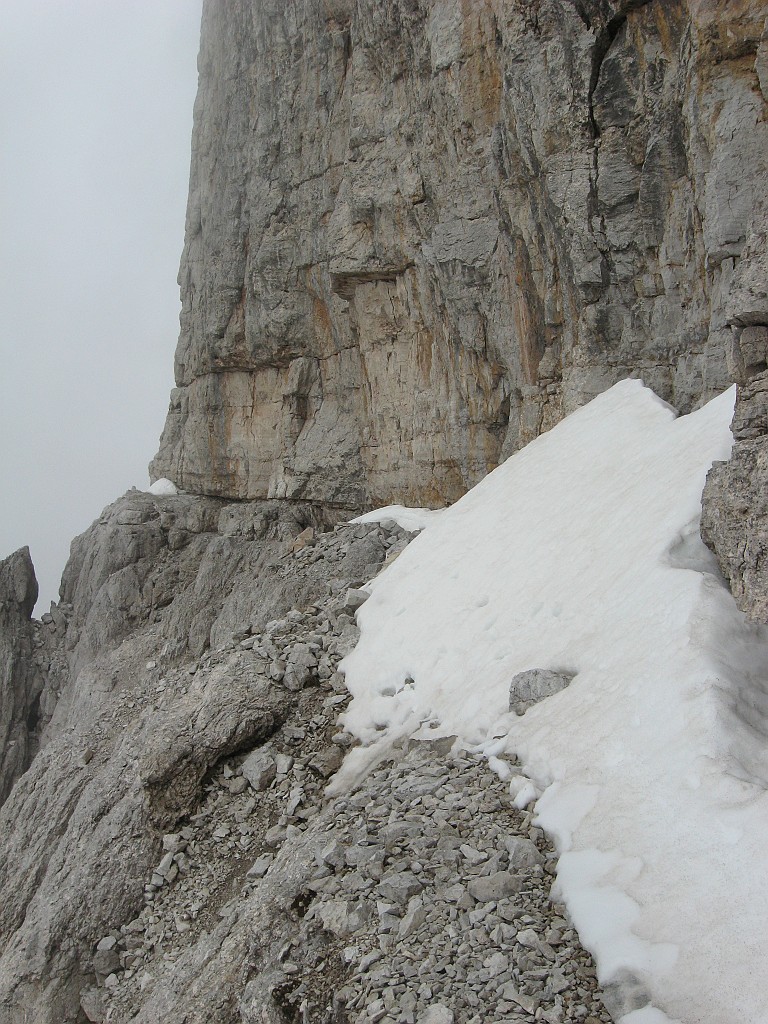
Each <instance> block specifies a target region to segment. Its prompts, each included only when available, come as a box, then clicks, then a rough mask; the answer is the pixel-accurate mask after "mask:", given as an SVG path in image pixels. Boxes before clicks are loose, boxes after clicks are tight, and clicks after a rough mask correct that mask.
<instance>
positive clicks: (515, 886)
mask: <svg viewBox="0 0 768 1024" xmlns="http://www.w3.org/2000/svg"><path fill="white" fill-rule="evenodd" d="M521 885H522V878H521V877H520V876H519V875H513V874H511V873H510V872H509V871H495V872H494V873H493V874H492V875H486V876H484V877H481V878H474V879H472V881H470V882H469V883H468V884H467V889H468V890H469V892H470V893H471V894H472V896H474V898H475V899H476V900H477V901H478V902H479V903H490V902H491V901H492V900H493V901H497V900H501V899H504V898H505V897H507V896H514V895H515V894H516V893H518V892H519V891H520V886H521Z"/></svg>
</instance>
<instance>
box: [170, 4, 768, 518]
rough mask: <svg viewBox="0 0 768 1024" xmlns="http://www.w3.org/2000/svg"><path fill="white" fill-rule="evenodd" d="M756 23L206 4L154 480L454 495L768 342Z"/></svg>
mask: <svg viewBox="0 0 768 1024" xmlns="http://www.w3.org/2000/svg"><path fill="white" fill-rule="evenodd" d="M765 16H766V10H765V5H764V4H763V3H762V2H759V0H706V2H705V0H663V2H662V0H647V2H642V0H526V2H519V0H390V2H388V3H386V4H382V3H378V2H375V0H357V2H353V0H309V2H307V3H305V4H302V5H298V6H297V5H292V4H285V3H283V0H260V2H258V3H257V2H254V0H228V2H227V3H220V2H218V0H208V2H206V3H205V5H204V13H203V31H202V45H201V53H200V62H199V67H200V88H199V94H198V99H197V104H196V110H195V128H194V137H193V153H192V171H191V185H190V198H189V206H188V216H187V227H186V244H185V249H184V255H183V258H182V265H181V272H180V284H181V290H182V300H183V313H182V324H181V336H180V340H179V345H178V350H177V355H176V379H177V385H178V386H177V389H176V390H175V391H174V392H173V395H172V399H171V407H170V411H169V415H168V420H167V424H166V428H165V431H164V434H163V437H162V441H161V446H160V451H159V454H158V455H157V457H156V459H155V460H154V462H153V465H152V472H153V474H154V476H155V477H158V476H162V475H165V476H169V477H171V478H172V479H174V480H175V481H176V482H177V483H178V484H179V485H181V486H182V487H183V488H185V489H188V490H190V491H193V492H196V493H203V494H209V495H223V496H227V497H230V498H254V497H267V496H269V497H283V498H289V499H299V498H301V499H304V500H308V501H312V502H318V503H323V504H325V505H336V506H339V507H342V508H356V507H359V506H362V505H375V504H381V503H385V502H387V501H391V500H394V499H397V500H401V501H406V502H410V503H417V504H439V503H442V502H445V501H451V500H454V499H455V498H457V497H458V496H459V495H460V494H461V493H463V491H464V490H466V489H467V487H469V486H470V485H472V484H473V483H475V482H476V481H477V480H478V479H479V478H480V477H482V476H483V475H484V474H485V473H486V472H487V471H488V470H489V469H491V468H493V467H494V466H495V465H496V464H497V463H498V462H499V461H500V460H501V459H502V458H504V457H506V455H507V454H509V453H511V451H513V450H515V449H516V448H518V447H519V446H520V445H522V444H524V443H525V442H526V441H528V440H530V439H531V438H533V437H534V436H536V435H537V434H538V433H539V432H541V431H542V430H545V429H547V428H548V427H549V426H551V425H552V424H553V423H554V422H556V421H557V420H558V419H559V418H560V417H561V416H562V415H563V414H564V413H566V412H568V411H570V410H571V409H572V408H574V407H575V406H577V405H579V404H580V403H582V402H584V401H586V400H588V399H589V398H591V397H593V396H594V395H595V394H597V393H598V392H600V391H601V390H603V389H604V388H605V387H607V386H609V385H610V384H612V383H613V382H615V381H616V380H617V379H618V378H620V377H623V376H626V375H639V376H642V378H643V379H644V381H645V382H646V383H647V384H648V385H650V386H652V387H653V388H654V389H655V390H656V391H657V392H658V393H659V394H661V395H662V396H664V397H665V398H666V399H668V400H669V401H670V402H672V403H673V404H674V405H676V406H677V407H678V408H679V409H681V410H682V411H686V410H688V409H690V408H691V407H692V406H694V405H696V403H697V402H699V401H700V400H701V399H702V398H705V397H707V396H708V395H709V394H711V393H712V392H713V391H714V390H716V389H720V388H722V387H724V386H725V385H726V384H727V383H728V382H729V380H730V379H731V376H732V373H731V370H732V364H733V358H734V355H733V346H734V337H735V339H736V341H738V335H739V332H740V331H741V330H742V329H743V328H744V327H750V326H754V325H755V324H758V325H759V324H762V323H766V322H768V319H766V314H767V313H768V305H767V304H766V288H765V264H764V261H763V256H762V254H763V252H764V249H765V245H764V243H765V233H766V205H765V201H764V196H765V195H766V194H768V189H767V188H766V186H767V185H768V129H767V128H766V120H765V113H766V107H765V93H764V90H765V88H766V87H768V49H767V47H766V40H765V36H764V23H765Z"/></svg>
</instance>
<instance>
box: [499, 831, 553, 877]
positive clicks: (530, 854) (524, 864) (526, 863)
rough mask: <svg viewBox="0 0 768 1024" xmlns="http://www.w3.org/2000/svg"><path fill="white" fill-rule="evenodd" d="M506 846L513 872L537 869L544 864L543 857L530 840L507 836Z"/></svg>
mask: <svg viewBox="0 0 768 1024" xmlns="http://www.w3.org/2000/svg"><path fill="white" fill-rule="evenodd" d="M504 846H505V847H506V850H507V853H508V854H509V867H510V870H512V871H522V870H523V869H525V868H532V867H536V865H541V864H543V863H544V857H543V855H542V854H541V853H540V852H539V851H538V850H537V848H536V846H535V844H534V843H532V842H531V841H530V839H523V838H521V837H520V836H507V837H506V839H505V840H504Z"/></svg>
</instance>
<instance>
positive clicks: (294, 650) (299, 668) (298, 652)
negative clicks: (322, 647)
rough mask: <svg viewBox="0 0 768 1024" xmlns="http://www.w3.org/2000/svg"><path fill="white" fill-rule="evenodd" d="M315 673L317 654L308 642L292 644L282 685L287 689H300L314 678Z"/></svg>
mask: <svg viewBox="0 0 768 1024" xmlns="http://www.w3.org/2000/svg"><path fill="white" fill-rule="evenodd" d="M316 675H317V655H316V654H315V653H314V651H313V650H312V649H311V647H310V646H309V644H303V643H298V644H294V645H293V646H292V647H291V653H290V654H289V655H288V661H287V663H286V666H285V676H284V677H283V685H284V686H286V687H287V688H288V689H289V690H302V689H303V688H304V687H305V686H308V685H309V684H310V683H312V682H313V681H314V680H315V678H316Z"/></svg>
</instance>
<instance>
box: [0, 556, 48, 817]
mask: <svg viewBox="0 0 768 1024" xmlns="http://www.w3.org/2000/svg"><path fill="white" fill-rule="evenodd" d="M35 601H37V580H36V579H35V570H34V567H33V565H32V560H31V558H30V557H29V548H21V549H20V550H19V551H16V552H15V553H14V554H12V555H10V556H9V557H8V558H6V559H4V560H3V561H2V562H0V804H2V803H3V801H4V800H5V799H6V797H7V796H8V794H9V792H10V791H11V787H12V786H13V784H14V782H15V781H16V779H17V778H18V777H19V776H20V775H21V774H22V773H23V772H24V771H25V770H26V768H27V766H28V765H29V763H30V761H31V760H32V757H33V756H34V753H35V751H36V750H37V729H38V718H39V700H40V694H41V691H42V688H43V679H42V676H41V674H40V672H39V671H38V669H37V666H36V665H35V663H34V659H33V650H34V639H35V630H34V626H33V623H32V610H33V609H34V607H35Z"/></svg>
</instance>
